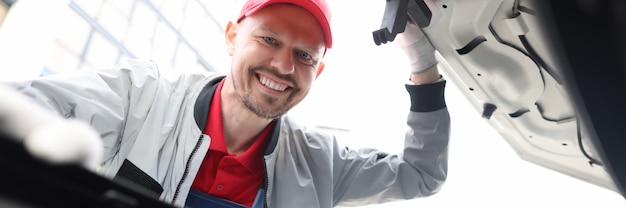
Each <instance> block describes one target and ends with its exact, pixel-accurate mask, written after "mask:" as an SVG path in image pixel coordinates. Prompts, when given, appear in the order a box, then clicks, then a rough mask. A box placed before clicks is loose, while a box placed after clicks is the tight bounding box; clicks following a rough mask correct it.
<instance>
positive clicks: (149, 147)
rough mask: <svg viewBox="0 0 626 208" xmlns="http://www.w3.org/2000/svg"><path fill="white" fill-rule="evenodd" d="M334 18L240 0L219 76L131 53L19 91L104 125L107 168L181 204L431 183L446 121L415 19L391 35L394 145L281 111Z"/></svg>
mask: <svg viewBox="0 0 626 208" xmlns="http://www.w3.org/2000/svg"><path fill="white" fill-rule="evenodd" d="M329 21H330V10H329V8H328V6H327V4H326V2H324V0H248V1H247V2H246V3H245V5H244V7H243V9H242V11H241V13H240V16H239V18H238V19H237V21H236V22H230V23H228V25H227V28H226V32H225V40H226V43H227V51H228V54H229V55H230V56H231V57H232V66H231V71H230V73H229V74H228V75H226V76H224V75H221V74H209V75H191V74H182V75H180V76H177V77H175V78H166V77H164V76H160V75H159V71H158V69H157V67H156V66H155V65H153V64H151V63H146V62H139V61H133V62H130V63H128V64H126V65H124V66H122V67H120V68H118V69H111V70H95V71H76V72H74V73H71V74H69V73H68V74H59V75H53V76H48V77H43V78H41V79H37V80H33V81H30V82H26V83H22V84H21V85H20V86H19V87H18V88H19V89H20V90H21V91H22V92H24V93H25V94H29V95H31V97H34V98H35V99H36V100H38V102H39V103H41V104H42V105H43V106H45V107H47V108H50V109H54V110H56V111H58V112H59V113H60V114H61V115H63V116H65V117H68V118H77V119H80V120H85V121H88V122H89V123H90V125H91V126H92V127H94V128H95V129H96V130H97V131H98V132H99V133H100V135H101V137H102V139H103V140H102V141H103V144H104V157H103V160H102V163H101V165H100V172H101V173H102V174H104V175H105V176H108V177H111V178H113V179H114V180H119V181H126V182H128V181H130V182H132V183H134V184H137V185H139V186H141V187H144V188H146V189H147V190H149V191H150V192H151V193H154V195H155V196H158V197H159V198H160V199H161V200H163V201H166V202H170V203H172V204H174V205H176V206H189V207H202V206H204V207H219V206H228V207H332V206H336V205H348V206H355V205H365V204H372V203H382V202H388V201H394V200H400V199H411V198H415V197H424V196H429V195H431V194H434V193H436V192H437V191H439V189H440V187H441V185H442V184H443V182H444V181H445V179H446V172H447V148H448V136H449V124H450V121H449V115H448V111H447V110H446V107H445V102H444V98H443V90H444V85H445V81H443V80H442V79H441V76H440V75H439V72H438V70H437V68H436V63H437V62H436V60H435V57H434V49H433V48H432V46H431V45H430V43H429V42H428V40H427V39H426V38H424V37H423V34H422V33H421V31H419V28H417V26H415V25H413V24H409V25H407V30H406V31H405V32H404V33H402V34H400V35H399V37H398V38H397V39H396V40H397V42H398V43H399V45H400V47H401V48H402V49H403V50H404V51H405V53H406V54H407V55H408V57H409V59H410V60H411V63H412V65H411V67H410V68H411V74H410V82H409V83H408V84H407V86H406V88H407V90H408V92H409V94H410V95H411V109H410V110H411V112H410V113H409V116H408V125H409V127H410V128H411V129H410V130H409V131H408V133H407V135H406V138H405V148H404V152H402V154H399V155H389V154H386V153H383V152H380V151H377V150H374V149H361V150H353V149H349V148H345V147H339V146H338V145H337V143H336V141H335V140H334V137H332V136H330V135H327V134H324V133H321V132H317V131H315V130H313V129H308V128H306V127H304V126H300V125H298V124H297V123H295V122H294V121H293V120H292V119H290V118H289V117H288V116H286V115H285V114H286V113H287V111H289V109H291V108H292V107H294V106H295V105H297V104H298V103H299V102H300V101H302V99H304V98H305V96H306V95H307V93H308V91H309V89H310V88H311V86H312V84H313V82H314V80H315V79H316V77H317V76H319V74H320V73H321V72H322V70H323V68H324V64H323V63H322V58H323V57H324V55H325V53H326V51H327V50H328V49H330V48H331V46H332V35H331V30H330V26H329V25H330V24H329ZM350 81H351V80H346V82H350ZM376 139H388V138H376Z"/></svg>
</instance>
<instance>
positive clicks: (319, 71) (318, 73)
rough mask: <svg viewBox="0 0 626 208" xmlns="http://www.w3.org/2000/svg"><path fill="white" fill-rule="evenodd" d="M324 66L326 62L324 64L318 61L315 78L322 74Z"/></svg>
mask: <svg viewBox="0 0 626 208" xmlns="http://www.w3.org/2000/svg"><path fill="white" fill-rule="evenodd" d="M324 67H326V64H324V62H323V61H322V62H320V65H319V66H318V67H317V75H315V79H317V78H318V77H319V76H320V74H322V71H324Z"/></svg>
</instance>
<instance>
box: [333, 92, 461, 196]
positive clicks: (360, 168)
mask: <svg viewBox="0 0 626 208" xmlns="http://www.w3.org/2000/svg"><path fill="white" fill-rule="evenodd" d="M406 88H407V90H408V92H409V94H410V98H411V112H410V113H409V115H408V119H407V124H408V126H409V127H410V129H409V130H408V131H407V133H406V136H405V143H404V151H403V152H402V154H399V155H390V154H387V153H384V152H381V151H379V150H375V149H359V150H353V149H349V148H340V147H338V146H337V142H336V141H335V143H334V146H335V148H334V152H333V153H334V155H333V168H334V169H333V175H334V178H333V180H334V181H333V182H334V186H335V187H334V192H333V200H334V204H335V205H341V206H360V205H366V204H375V203H384V202H390V201H396V200H402V199H413V198H418V197H425V196H429V195H432V194H435V193H437V192H438V191H439V190H440V188H441V186H442V185H443V183H444V181H445V180H446V176H447V161H448V141H449V135H450V117H449V114H448V111H447V108H446V105H445V101H444V94H443V92H444V88H445V80H444V81H440V82H436V83H433V84H427V85H407V86H406Z"/></svg>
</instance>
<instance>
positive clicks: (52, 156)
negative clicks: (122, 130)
mask: <svg viewBox="0 0 626 208" xmlns="http://www.w3.org/2000/svg"><path fill="white" fill-rule="evenodd" d="M1 84H2V83H0V98H2V99H0V121H1V122H0V131H5V132H6V133H7V134H10V135H12V136H14V137H16V138H18V139H23V142H24V147H25V148H26V150H27V151H28V152H29V153H30V154H31V155H33V156H35V157H36V158H39V159H41V160H44V161H46V162H50V163H53V164H68V163H78V164H80V165H82V166H84V167H85V168H87V169H89V170H92V171H96V169H97V168H98V167H97V166H98V165H99V164H100V162H101V158H102V157H103V153H104V148H103V144H102V140H101V138H100V135H99V134H98V133H97V132H96V131H95V130H94V129H93V128H92V127H91V126H89V125H88V124H86V123H84V122H82V121H79V120H73V119H64V118H62V117H60V116H59V115H57V114H55V113H53V112H51V111H48V110H46V109H44V108H42V107H41V106H39V105H37V104H35V103H34V102H32V101H31V100H30V99H29V98H28V97H26V96H25V95H22V94H20V93H18V92H15V91H14V90H13V89H11V88H7V87H5V86H2V85H1Z"/></svg>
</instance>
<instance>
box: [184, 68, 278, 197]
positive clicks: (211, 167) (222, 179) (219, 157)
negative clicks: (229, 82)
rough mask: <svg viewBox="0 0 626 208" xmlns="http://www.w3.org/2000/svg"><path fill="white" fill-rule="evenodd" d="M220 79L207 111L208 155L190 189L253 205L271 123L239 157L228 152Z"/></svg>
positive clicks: (262, 168) (262, 173)
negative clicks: (209, 140) (209, 139)
mask: <svg viewBox="0 0 626 208" xmlns="http://www.w3.org/2000/svg"><path fill="white" fill-rule="evenodd" d="M222 85H224V80H222V81H221V82H220V83H219V85H218V87H217V89H216V90H215V94H213V99H212V100H211V107H210V108H209V116H208V120H207V125H206V127H205V130H204V133H205V134H208V135H209V136H210V137H211V145H210V146H209V152H208V153H207V154H206V156H205V157H204V160H203V161H202V165H201V166H200V170H199V171H198V175H196V178H195V180H194V181H193V184H192V186H191V188H192V189H195V190H198V191H202V192H204V193H208V194H209V195H212V196H216V197H220V198H223V199H227V200H229V201H233V202H237V203H239V204H242V205H246V206H252V203H253V202H254V198H255V197H256V194H257V191H258V189H259V185H261V182H262V181H263V177H264V167H263V166H264V165H263V154H264V152H265V149H266V147H267V143H268V141H269V138H268V136H269V135H270V132H271V130H272V129H273V128H272V127H273V126H274V122H272V123H270V125H268V126H267V127H266V128H265V130H263V131H262V132H261V134H259V136H258V137H257V139H256V140H255V141H254V143H252V145H251V146H250V147H249V148H248V149H247V150H246V151H245V152H244V153H242V154H240V155H234V154H230V153H228V150H227V149H226V143H225V142H224V130H223V128H222V111H221V102H220V100H221V98H220V97H221V96H220V92H221V91H222Z"/></svg>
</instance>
